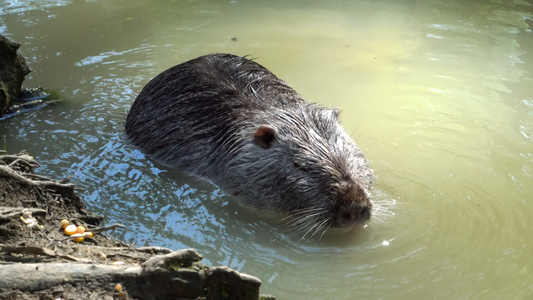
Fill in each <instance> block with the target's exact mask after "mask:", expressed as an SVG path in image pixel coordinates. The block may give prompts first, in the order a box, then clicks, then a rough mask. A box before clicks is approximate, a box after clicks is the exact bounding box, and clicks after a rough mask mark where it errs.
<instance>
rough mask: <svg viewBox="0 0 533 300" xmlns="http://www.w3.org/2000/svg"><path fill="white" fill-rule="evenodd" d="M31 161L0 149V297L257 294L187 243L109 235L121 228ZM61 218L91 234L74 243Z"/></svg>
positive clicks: (250, 281)
mask: <svg viewBox="0 0 533 300" xmlns="http://www.w3.org/2000/svg"><path fill="white" fill-rule="evenodd" d="M38 167H39V164H38V162H36V161H35V160H34V159H33V158H32V157H31V156H30V155H29V154H27V153H20V154H17V155H7V154H5V153H0V264H1V267H0V299H260V296H259V287H260V285H261V281H260V280H259V279H258V278H256V277H253V276H250V275H247V274H242V273H239V272H237V271H235V270H232V269H229V268H227V267H211V266H205V265H203V264H202V263H201V259H202V256H201V255H200V254H199V253H198V252H196V251H195V250H194V249H185V250H178V251H174V250H172V249H166V248H161V247H157V246H153V247H140V248H136V247H133V246H131V245H128V244H125V243H123V242H122V241H119V240H116V239H114V238H112V237H110V236H109V235H107V232H109V231H111V230H124V229H122V228H123V226H122V225H120V224H113V225H110V226H100V222H101V221H102V219H103V217H102V216H98V215H92V214H90V213H89V212H87V210H86V209H85V205H84V204H83V201H82V199H81V198H80V197H79V196H78V195H77V193H76V186H75V185H74V184H73V183H70V182H69V179H68V178H64V179H61V180H52V179H49V178H46V177H44V176H41V175H36V174H35V173H34V169H36V168H38ZM63 219H66V220H68V221H69V222H70V223H71V224H74V225H76V226H83V227H84V228H85V230H86V232H92V233H93V236H92V237H90V235H84V234H85V233H84V234H78V235H82V236H83V238H84V239H83V241H81V242H75V241H74V239H73V238H72V237H69V236H67V235H66V234H65V233H64V230H63V228H62V227H61V224H60V222H61V220H63ZM264 297H266V299H274V298H273V297H270V298H269V296H264Z"/></svg>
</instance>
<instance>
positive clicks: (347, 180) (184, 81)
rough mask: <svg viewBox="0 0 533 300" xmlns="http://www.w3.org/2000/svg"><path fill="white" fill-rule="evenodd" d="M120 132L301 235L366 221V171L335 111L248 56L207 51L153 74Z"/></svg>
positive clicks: (368, 209)
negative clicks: (273, 213)
mask: <svg viewBox="0 0 533 300" xmlns="http://www.w3.org/2000/svg"><path fill="white" fill-rule="evenodd" d="M125 132H126V136H127V138H128V139H129V141H130V142H131V143H132V144H133V145H134V146H136V147H138V148H140V150H141V151H143V152H144V153H146V154H147V155H148V156H149V157H151V158H152V159H154V160H156V161H158V162H160V163H162V164H163V165H166V166H169V167H173V168H179V169H181V170H184V171H185V172H188V173H190V174H193V175H195V176H199V177H201V178H204V179H207V180H209V181H211V182H212V183H214V184H215V185H217V186H219V187H220V188H221V189H223V190H224V191H225V192H227V193H228V194H230V195H233V196H234V197H235V198H236V199H237V200H239V201H241V203H243V204H246V205H250V206H252V207H254V208H257V209H268V210H273V211H277V212H283V213H285V214H287V215H288V216H289V218H288V220H289V221H288V222H287V223H289V224H292V225H294V227H296V228H298V229H300V230H305V231H306V234H311V235H314V234H317V233H320V232H322V234H324V233H325V232H326V231H328V230H329V229H331V228H351V227H353V226H354V225H356V224H363V223H365V222H366V221H367V220H369V219H370V216H371V211H372V202H371V200H370V192H369V190H370V188H371V186H372V184H373V181H374V175H373V171H372V169H371V168H370V166H369V162H368V160H367V159H366V157H365V155H364V154H363V152H362V151H361V149H360V148H359V147H358V146H357V145H356V144H355V143H354V141H353V140H352V139H351V138H350V137H349V136H348V134H347V133H346V132H345V131H344V130H343V128H342V127H341V125H340V123H339V111H338V109H328V108H326V107H323V106H321V105H318V104H314V103H310V102H307V101H306V100H304V99H303V98H302V96H300V94H298V93H297V92H296V91H295V90H294V89H292V88H291V87H290V86H289V85H288V84H287V83H286V82H284V81H283V80H281V79H280V78H278V77H277V76H276V75H274V74H273V73H271V72H270V71H268V70H267V69H266V68H265V67H263V66H262V65H260V64H258V63H256V62H255V61H253V60H250V59H248V58H247V57H242V56H236V55H232V54H210V55H205V56H201V57H198V58H195V59H192V60H190V61H187V62H184V63H181V64H178V65H176V66H174V67H171V68H170V69H168V70H166V71H164V72H162V73H161V74H159V75H157V76H156V77H155V78H154V79H152V80H151V81H150V82H149V83H148V84H146V86H145V87H144V88H143V89H142V91H141V92H140V93H139V95H138V96H137V98H136V99H135V101H134V103H133V105H132V107H131V110H130V111H129V113H128V116H127V119H126V123H125ZM284 219H285V218H284Z"/></svg>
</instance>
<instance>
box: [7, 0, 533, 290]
mask: <svg viewBox="0 0 533 300" xmlns="http://www.w3.org/2000/svg"><path fill="white" fill-rule="evenodd" d="M532 5H533V1H531V0H514V1H511V0H505V1H504V0H500V1H498V0H493V1H463V0H430V1H408V0H403V1H392V0H389V1H379V0H366V1H362V0H357V1H341V0H336V1H317V0H313V1H290V2H289V1H279V0H278V1H258V0H253V1H242V0H241V1H237V0H236V1H214V0H212V1H193V0H191V1H140V0H127V1H126V0H111V1H103V0H102V1H99V0H92V1H90V0H87V1H65V0H56V1H17V0H11V1H7V0H5V1H4V0H2V1H0V33H1V34H3V35H6V36H8V37H10V38H12V39H14V40H16V41H18V42H19V43H22V47H21V50H22V53H23V54H24V56H26V57H27V58H28V61H29V63H30V65H31V67H32V68H33V70H34V72H33V73H32V74H31V75H30V76H29V78H28V80H27V82H26V85H28V86H44V87H46V88H48V89H51V90H54V91H56V92H57V93H58V94H59V95H60V97H61V98H63V99H66V100H67V101H65V102H62V103H60V104H56V105H50V106H48V107H45V108H43V109H41V110H37V111H32V112H29V113H26V114H23V115H18V116H16V117H13V118H9V119H6V120H2V121H0V144H1V145H2V146H3V143H4V142H3V140H5V144H6V145H7V149H8V151H9V152H12V153H13V152H18V151H20V150H22V149H27V150H29V151H30V153H31V154H32V155H34V156H35V157H36V159H37V160H38V161H39V162H40V163H41V164H43V168H41V169H40V170H38V171H39V172H41V173H43V174H45V175H47V176H52V177H56V178H62V177H64V176H70V177H71V178H72V180H73V181H74V182H76V183H77V184H78V185H79V186H80V187H83V188H84V189H85V191H84V192H83V193H82V196H83V197H84V200H85V201H86V203H87V205H88V206H89V208H90V209H91V210H92V211H94V212H95V213H99V214H103V215H105V216H106V217H107V218H106V220H105V222H106V223H107V224H111V223H115V222H120V223H122V224H124V225H126V226H128V228H129V230H127V231H120V232H119V231H117V232H116V233H115V235H116V236H118V237H121V238H123V239H125V240H127V241H129V242H132V243H134V244H136V245H138V246H143V245H150V244H151V245H161V246H166V247H170V248H173V249H178V248H184V247H193V248H196V249H198V250H199V251H200V252H201V253H202V254H203V255H204V256H205V262H206V263H208V264H213V265H229V266H230V267H232V268H235V269H237V270H239V271H243V272H247V273H249V274H253V275H255V276H258V277H260V278H261V279H262V280H263V286H262V289H261V291H262V293H271V294H274V295H276V296H277V297H278V299H532V298H533V274H532V272H533V255H532V253H533V225H532V222H533V209H532V205H533V203H532V202H533V77H532V71H533V33H532V31H531V27H532V25H533V6H532ZM213 52H231V53H234V54H238V55H248V54H249V55H251V57H254V58H257V61H258V62H259V63H261V64H263V65H264V66H266V67H268V68H269V69H270V70H272V71H273V72H274V73H275V74H277V75H278V76H280V77H281V78H283V79H285V80H286V81H287V82H288V83H289V84H291V85H292V86H293V87H294V88H295V89H296V90H297V91H299V92H300V93H301V94H302V95H303V96H304V97H305V98H306V99H307V100H309V101H312V102H319V103H322V104H324V105H326V106H332V107H333V106H335V107H340V108H341V109H342V113H341V119H342V123H343V125H344V127H345V128H346V130H347V131H348V132H349V133H351V134H352V136H353V137H354V139H355V140H356V142H357V143H358V144H359V146H360V147H361V148H362V149H363V150H364V152H365V153H366V155H367V157H368V158H369V159H370V161H371V164H372V166H373V168H374V169H375V172H376V174H377V176H378V181H377V183H376V185H375V187H374V189H373V194H374V197H375V200H376V204H375V206H376V207H377V210H376V215H375V218H374V219H373V221H371V222H370V223H369V224H368V225H367V226H366V227H364V228H361V229H358V230H356V231H354V232H349V233H333V234H328V235H326V236H325V237H324V238H322V239H320V240H318V239H303V240H302V239H300V236H298V235H296V234H294V233H292V232H291V231H290V230H288V228H287V226H285V224H283V223H282V222H279V217H278V216H265V214H263V213H262V212H256V211H252V210H250V209H247V208H244V207H241V206H240V205H238V204H236V203H235V202H234V201H233V200H232V199H231V198H230V197H228V196H226V195H224V193H223V192H222V191H220V190H219V189H217V188H216V187H214V186H212V185H210V184H209V183H205V182H200V181H198V180H195V179H193V178H191V177H189V176H187V175H184V174H181V173H180V172H179V171H176V170H169V169H167V168H164V167H162V166H160V165H157V164H154V163H153V162H151V161H150V160H149V159H147V158H146V157H144V156H143V155H142V154H141V153H140V152H139V151H137V150H135V149H132V148H131V147H130V146H129V145H127V144H126V143H125V142H124V140H123V135H122V132H123V123H124V120H125V117H126V114H127V112H128V110H129V107H130V105H131V103H132V102H133V100H134V99H135V97H136V95H137V93H138V92H139V91H140V89H141V88H142V86H143V85H144V84H146V83H147V82H148V81H149V80H150V79H151V78H153V77H154V76H155V75H157V74H158V73H159V72H161V71H163V70H165V69H166V68H168V67H170V66H172V65H175V64H177V63H180V62H183V61H185V60H188V59H191V58H194V57H196V56H199V55H203V54H207V53H213Z"/></svg>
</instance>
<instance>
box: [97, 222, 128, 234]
mask: <svg viewBox="0 0 533 300" xmlns="http://www.w3.org/2000/svg"><path fill="white" fill-rule="evenodd" d="M116 228H126V226H124V225H122V224H118V223H116V224H113V225H110V226H104V227H97V228H94V229H91V231H92V232H94V233H97V232H102V231H107V230H113V229H116Z"/></svg>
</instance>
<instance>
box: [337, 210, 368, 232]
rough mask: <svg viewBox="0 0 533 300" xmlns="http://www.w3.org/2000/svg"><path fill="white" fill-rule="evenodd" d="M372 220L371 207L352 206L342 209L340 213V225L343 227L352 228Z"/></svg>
mask: <svg viewBox="0 0 533 300" xmlns="http://www.w3.org/2000/svg"><path fill="white" fill-rule="evenodd" d="M368 219H370V207H368V206H359V205H358V206H351V207H347V208H342V209H341V210H340V212H339V224H340V225H341V227H350V226H352V225H354V224H356V223H363V222H366V221H368Z"/></svg>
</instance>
